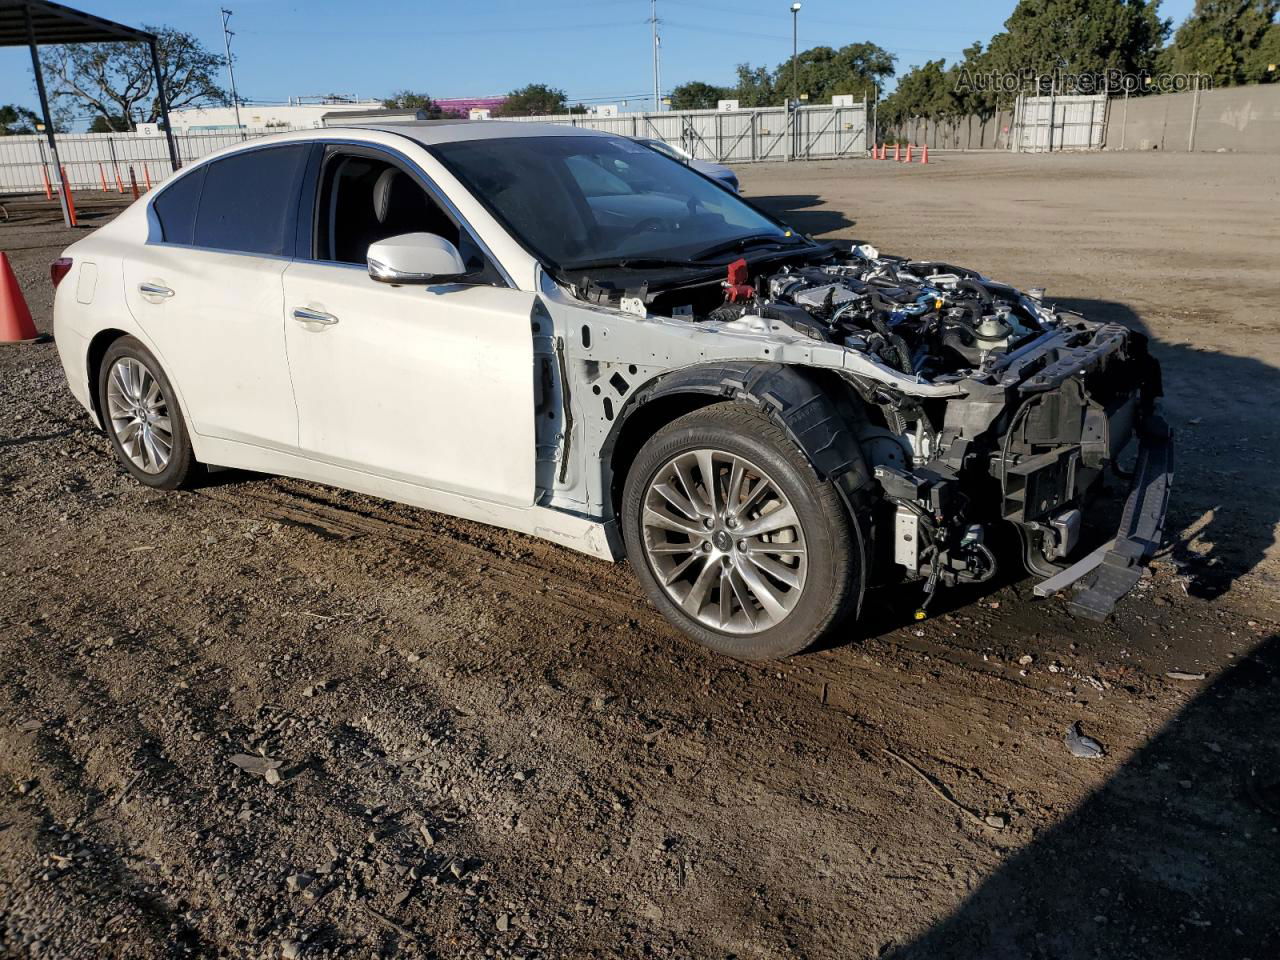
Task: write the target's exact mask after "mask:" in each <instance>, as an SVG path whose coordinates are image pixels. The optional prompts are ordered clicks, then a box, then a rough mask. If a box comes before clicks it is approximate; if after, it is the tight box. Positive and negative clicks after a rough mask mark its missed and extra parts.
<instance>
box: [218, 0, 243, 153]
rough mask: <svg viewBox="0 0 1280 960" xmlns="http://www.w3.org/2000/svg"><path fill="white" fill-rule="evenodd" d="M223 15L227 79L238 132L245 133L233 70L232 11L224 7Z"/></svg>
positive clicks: (223, 40)
mask: <svg viewBox="0 0 1280 960" xmlns="http://www.w3.org/2000/svg"><path fill="white" fill-rule="evenodd" d="M221 13H222V43H223V45H224V46H225V47H226V48H227V79H228V80H230V81H231V103H232V105H234V106H235V108H236V130H237V131H241V132H243V130H242V128H241V126H240V97H239V96H237V95H236V72H235V70H233V69H232V68H231V38H232V37H233V36H235V34H233V33H232V32H231V31H230V30H228V29H227V23H228V22H229V21H230V20H231V11H230V10H228V9H227V8H226V7H223V8H222V10H221Z"/></svg>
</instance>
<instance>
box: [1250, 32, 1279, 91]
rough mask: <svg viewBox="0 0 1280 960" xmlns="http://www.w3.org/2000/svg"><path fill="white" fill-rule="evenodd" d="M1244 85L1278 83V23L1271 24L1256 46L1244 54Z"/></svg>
mask: <svg viewBox="0 0 1280 960" xmlns="http://www.w3.org/2000/svg"><path fill="white" fill-rule="evenodd" d="M1243 66H1244V81H1245V83H1277V82H1280V23H1273V24H1271V26H1269V27H1267V30H1266V32H1265V33H1264V34H1263V35H1262V39H1261V40H1260V41H1259V42H1258V45H1257V46H1256V47H1254V48H1253V49H1252V50H1250V51H1249V52H1248V53H1246V54H1245V57H1244V64H1243Z"/></svg>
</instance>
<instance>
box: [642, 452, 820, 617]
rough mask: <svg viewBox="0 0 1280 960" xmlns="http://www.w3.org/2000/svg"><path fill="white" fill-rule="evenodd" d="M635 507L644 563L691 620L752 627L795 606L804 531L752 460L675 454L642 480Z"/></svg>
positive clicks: (804, 562) (804, 563) (803, 569)
mask: <svg viewBox="0 0 1280 960" xmlns="http://www.w3.org/2000/svg"><path fill="white" fill-rule="evenodd" d="M643 511H644V512H643V517H642V520H641V528H642V530H643V533H644V550H645V554H646V559H647V560H648V563H649V565H650V568H651V569H652V570H653V571H654V574H655V575H656V576H657V579H658V582H659V583H660V584H661V585H662V589H663V590H664V591H665V592H666V594H667V595H668V596H669V597H670V598H671V600H672V601H673V602H675V604H676V605H677V606H679V607H680V608H681V609H682V610H684V612H685V613H686V614H688V615H689V616H690V617H693V618H694V619H696V620H697V621H698V622H699V623H702V624H703V625H704V626H707V627H710V628H712V629H714V630H720V631H724V632H726V633H736V634H753V633H759V632H761V631H763V630H767V629H769V628H771V627H775V626H777V625H778V624H779V623H781V622H782V621H783V620H784V619H786V617H787V616H788V615H789V614H790V613H791V612H792V610H794V609H795V606H796V604H797V603H798V602H799V600H800V595H801V594H802V593H803V591H804V583H805V576H806V573H807V570H808V550H807V548H806V546H805V539H804V530H803V529H802V528H801V526H800V519H799V517H798V516H797V514H796V511H795V507H794V506H793V505H792V503H791V501H790V500H789V499H788V498H787V496H786V494H785V493H783V491H782V489H781V487H780V486H779V485H778V484H777V482H775V481H774V480H773V478H772V477H770V476H769V475H768V474H767V473H765V471H764V470H762V469H761V468H760V467H758V466H757V465H756V464H754V463H752V462H751V461H749V460H747V459H746V458H744V457H740V456H738V455H736V454H732V453H727V452H725V451H721V450H692V451H688V452H686V453H681V454H678V455H677V456H675V457H673V458H672V459H671V460H669V461H667V463H666V464H664V465H663V466H662V467H661V468H660V469H659V470H658V471H657V472H656V473H655V474H654V475H653V478H652V479H651V480H650V481H649V486H648V488H647V489H646V490H645V494H644V506H643Z"/></svg>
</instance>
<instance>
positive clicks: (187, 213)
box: [151, 167, 206, 244]
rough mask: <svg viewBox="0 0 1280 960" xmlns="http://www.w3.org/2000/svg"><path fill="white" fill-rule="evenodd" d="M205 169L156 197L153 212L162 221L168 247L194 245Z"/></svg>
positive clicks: (193, 172)
mask: <svg viewBox="0 0 1280 960" xmlns="http://www.w3.org/2000/svg"><path fill="white" fill-rule="evenodd" d="M205 170H206V168H205V167H200V168H199V169H197V170H193V171H192V172H191V173H188V174H187V175H186V176H183V177H179V178H178V179H177V180H175V181H174V182H173V183H172V184H170V185H169V186H166V187H165V188H164V189H163V190H161V191H160V193H159V194H158V195H157V196H156V199H155V203H153V204H152V205H151V209H152V210H153V211H155V215H156V219H157V220H159V221H160V237H161V239H162V240H164V242H165V243H186V244H189V243H192V242H193V238H194V236H195V229H196V206H197V205H198V204H199V203H200V190H201V188H203V187H204V175H205Z"/></svg>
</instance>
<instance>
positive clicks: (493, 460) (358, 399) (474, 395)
mask: <svg viewBox="0 0 1280 960" xmlns="http://www.w3.org/2000/svg"><path fill="white" fill-rule="evenodd" d="M284 291H285V295H284V302H285V310H286V313H287V314H289V319H288V320H287V324H286V330H285V340H286V343H287V346H288V357H289V370H290V372H291V374H292V379H293V396H294V397H296V400H297V417H298V447H299V452H300V453H301V454H302V455H304V456H308V457H313V458H316V459H321V460H326V461H329V462H330V463H333V464H335V465H340V466H344V467H351V468H355V469H363V470H368V471H372V472H374V473H378V474H380V475H383V476H387V477H393V478H397V479H400V480H404V481H406V482H409V483H416V484H424V485H427V486H430V487H433V488H434V489H437V490H442V491H448V492H451V493H458V494H462V495H465V496H474V497H481V498H484V499H487V500H492V501H495V502H498V503H503V504H508V505H511V506H522V507H528V506H531V505H532V503H533V494H534V432H533V375H532V370H533V338H532V337H531V336H530V333H529V317H530V313H531V311H532V309H533V294H531V293H527V292H525V291H523V290H511V289H502V288H498V287H484V286H466V285H462V284H436V285H427V286H418V285H406V286H393V285H390V284H384V283H375V282H373V281H371V280H370V278H369V274H368V272H367V271H366V270H364V269H361V268H359V267H353V266H349V265H336V264H326V263H306V262H300V261H299V262H295V263H291V264H289V266H288V269H286V270H285V272H284ZM298 307H305V308H310V309H312V310H316V311H319V312H322V313H327V314H330V315H332V317H333V318H334V320H335V321H336V322H333V323H330V324H317V323H308V322H305V321H299V320H297V319H294V318H293V316H292V312H293V310H294V309H296V308H298ZM443 358H447V362H441V361H442V359H443ZM482 451H494V452H497V451H501V456H485V455H483V453H482Z"/></svg>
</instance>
